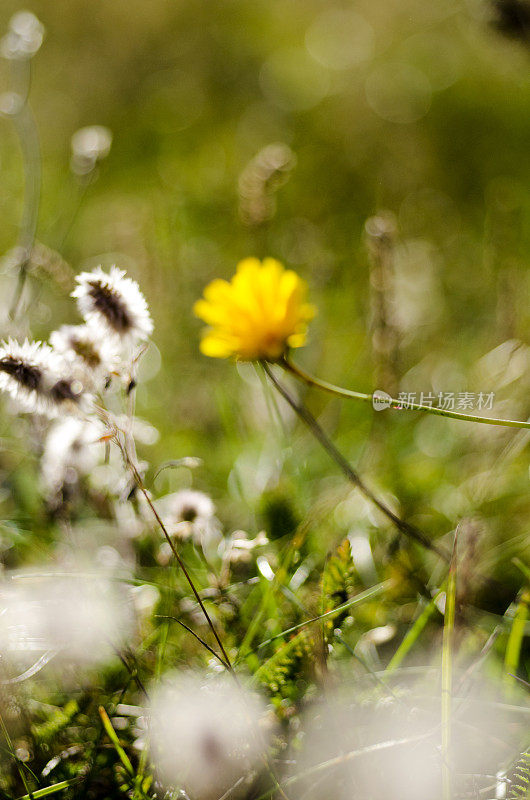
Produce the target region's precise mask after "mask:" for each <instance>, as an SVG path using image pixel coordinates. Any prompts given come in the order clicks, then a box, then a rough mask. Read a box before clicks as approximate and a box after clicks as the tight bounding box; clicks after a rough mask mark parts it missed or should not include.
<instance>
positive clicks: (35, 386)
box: [0, 339, 88, 417]
mask: <svg viewBox="0 0 530 800" xmlns="http://www.w3.org/2000/svg"><path fill="white" fill-rule="evenodd" d="M0 391H4V392H7V393H8V394H10V395H11V397H12V398H13V399H14V400H15V401H16V402H17V403H18V404H19V405H20V407H21V409H22V410H23V411H29V412H33V413H38V414H46V415H47V416H49V417H54V416H57V415H58V414H59V413H61V414H64V413H66V414H68V413H75V412H76V411H78V410H79V409H80V408H81V407H82V406H84V404H85V403H86V401H87V399H88V398H87V396H86V395H85V394H84V387H83V384H82V383H81V382H80V381H79V380H78V379H77V377H76V376H75V375H73V374H72V373H71V370H70V369H69V366H68V364H67V362H66V361H64V359H62V358H61V357H60V356H59V355H58V354H57V353H55V352H54V350H53V349H52V348H51V347H49V346H48V345H46V344H43V343H42V342H29V341H27V340H26V341H25V342H24V343H23V344H20V343H19V342H16V341H14V340H13V339H10V340H9V341H7V342H4V343H3V344H2V345H1V346H0Z"/></svg>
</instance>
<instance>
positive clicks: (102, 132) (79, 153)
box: [71, 125, 112, 175]
mask: <svg viewBox="0 0 530 800" xmlns="http://www.w3.org/2000/svg"><path fill="white" fill-rule="evenodd" d="M71 145H72V161H71V167H72V171H73V172H75V173H76V175H87V174H88V173H89V172H92V170H93V169H94V167H95V166H96V164H97V163H98V161H101V160H102V159H103V158H106V157H107V156H108V154H109V153H110V148H111V145H112V133H111V131H110V130H109V129H108V128H105V127H103V125H89V126H87V127H86V128H80V129H79V130H78V131H76V132H75V133H74V134H73V136H72V140H71Z"/></svg>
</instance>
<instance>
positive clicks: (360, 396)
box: [279, 356, 530, 429]
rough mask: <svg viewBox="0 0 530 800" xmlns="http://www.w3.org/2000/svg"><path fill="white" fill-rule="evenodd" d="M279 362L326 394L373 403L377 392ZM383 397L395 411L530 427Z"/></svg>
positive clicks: (485, 423) (489, 423)
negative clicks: (353, 387) (348, 386)
mask: <svg viewBox="0 0 530 800" xmlns="http://www.w3.org/2000/svg"><path fill="white" fill-rule="evenodd" d="M279 364H280V365H281V366H282V367H283V368H284V369H286V370H287V371H288V372H290V373H291V374H292V375H294V376H295V377H297V378H299V379H300V380H301V381H303V382H304V383H306V384H307V385H308V386H314V387H316V388H317V389H322V390H323V391H324V392H328V394H332V395H334V396H335V397H342V398H343V399H347V400H361V401H362V402H364V403H371V404H373V402H374V399H377V397H378V393H377V392H376V393H375V394H365V393H364V392H354V391H352V390H351V389H343V388H342V387H340V386H335V385H334V384H332V383H327V382H326V381H321V380H320V379H319V378H314V377H313V376H312V375H309V374H308V373H307V372H305V371H304V370H303V369H301V368H300V367H299V366H298V365H297V364H293V362H292V361H290V360H289V358H288V357H287V356H285V357H284V358H283V359H282V360H281V361H280V362H279ZM379 396H380V397H382V399H384V400H385V401H386V402H387V404H388V408H394V409H396V410H397V411H423V412H424V413H426V414H436V415H437V416H439V417H449V419H459V420H463V421H464V422H481V423H482V424H483V425H501V426H503V427H506V428H527V429H530V420H527V421H526V422H523V421H521V420H515V419H495V418H494V417H479V416H477V415H476V414H460V413H459V412H458V411H449V410H447V409H445V408H436V407H435V406H424V405H421V404H420V403H408V402H407V404H406V407H405V406H404V405H403V403H402V402H401V401H399V400H395V399H394V398H392V397H389V396H388V395H386V393H380V395H379Z"/></svg>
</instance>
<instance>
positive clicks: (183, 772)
mask: <svg viewBox="0 0 530 800" xmlns="http://www.w3.org/2000/svg"><path fill="white" fill-rule="evenodd" d="M263 712H264V707H263V704H262V702H261V701H260V699H259V698H258V697H256V696H255V695H252V694H250V693H249V692H247V691H245V690H244V689H242V688H241V687H239V686H237V685H236V684H235V683H234V682H233V681H232V680H230V679H229V678H228V677H227V676H226V675H224V676H219V677H218V678H216V679H215V680H211V679H210V680H209V681H207V680H206V679H204V678H201V677H200V676H196V675H191V674H184V675H175V676H174V677H173V678H171V679H169V680H167V682H165V683H164V684H163V685H162V686H161V687H160V688H159V689H158V690H157V691H155V693H154V696H153V701H152V704H151V710H150V714H149V731H150V739H151V755H152V759H153V763H154V767H155V770H156V772H157V774H158V776H159V778H160V780H161V781H162V783H163V784H164V785H165V786H167V787H175V788H184V789H185V790H186V791H187V792H188V793H189V795H190V796H191V797H193V798H196V800H213V798H218V797H220V796H221V795H222V794H223V793H224V792H225V791H227V790H228V789H229V788H230V787H231V786H232V785H233V784H234V783H235V782H236V781H237V780H238V779H240V778H242V777H243V778H244V777H245V776H247V775H249V773H251V771H252V769H253V768H254V767H255V766H256V764H257V763H258V761H259V756H260V754H262V753H263V752H264V748H265V746H266V743H265V741H264V738H263V735H262V733H261V730H260V727H259V721H260V717H261V716H262V714H263Z"/></svg>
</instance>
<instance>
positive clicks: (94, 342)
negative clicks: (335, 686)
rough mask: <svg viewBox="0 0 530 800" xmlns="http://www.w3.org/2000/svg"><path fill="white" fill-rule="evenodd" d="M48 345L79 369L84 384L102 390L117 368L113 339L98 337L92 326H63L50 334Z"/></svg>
mask: <svg viewBox="0 0 530 800" xmlns="http://www.w3.org/2000/svg"><path fill="white" fill-rule="evenodd" d="M50 344H51V346H52V347H53V349H54V350H55V351H56V352H57V353H60V354H61V355H62V356H63V357H64V358H65V359H66V360H68V361H70V362H72V363H73V364H74V365H78V366H79V367H80V368H81V370H82V374H83V379H84V382H85V383H86V382H90V383H92V384H93V385H94V386H96V387H97V388H101V385H102V384H103V382H104V381H105V380H106V379H107V378H108V377H109V375H110V374H111V373H112V372H115V371H116V370H117V368H118V365H119V346H118V341H117V339H116V337H113V336H106V337H104V336H101V335H100V333H98V331H97V330H96V328H95V327H94V326H92V325H62V326H61V327H60V328H59V329H58V330H56V331H53V333H52V334H51V336H50Z"/></svg>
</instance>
